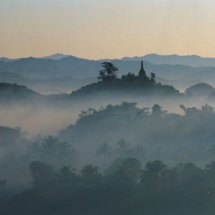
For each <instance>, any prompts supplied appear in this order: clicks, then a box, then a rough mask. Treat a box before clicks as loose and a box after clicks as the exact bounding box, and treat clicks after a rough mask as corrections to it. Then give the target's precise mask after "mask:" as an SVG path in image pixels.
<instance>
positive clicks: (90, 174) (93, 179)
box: [81, 164, 102, 188]
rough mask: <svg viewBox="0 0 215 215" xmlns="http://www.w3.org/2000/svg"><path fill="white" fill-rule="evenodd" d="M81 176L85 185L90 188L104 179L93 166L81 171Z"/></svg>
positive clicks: (85, 167) (87, 166)
mask: <svg viewBox="0 0 215 215" xmlns="http://www.w3.org/2000/svg"><path fill="white" fill-rule="evenodd" d="M81 176H82V179H83V182H84V185H86V186H87V187H90V188H92V187H95V186H96V185H98V184H99V183H100V182H101V179H102V176H101V175H100V174H99V173H98V167H97V166H93V165H91V164H89V165H86V166H84V168H83V169H82V170H81Z"/></svg>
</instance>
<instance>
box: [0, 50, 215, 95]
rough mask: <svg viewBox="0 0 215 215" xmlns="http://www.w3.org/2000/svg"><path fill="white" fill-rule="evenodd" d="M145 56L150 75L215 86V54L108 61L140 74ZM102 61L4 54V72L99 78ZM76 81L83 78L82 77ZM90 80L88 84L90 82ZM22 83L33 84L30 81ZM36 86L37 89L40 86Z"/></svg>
mask: <svg viewBox="0 0 215 215" xmlns="http://www.w3.org/2000/svg"><path fill="white" fill-rule="evenodd" d="M142 59H144V68H145V70H146V73H147V75H148V76H150V73H152V72H153V73H155V74H156V77H157V79H156V80H157V81H164V82H161V83H165V84H173V85H174V84H177V86H176V88H180V86H181V85H183V87H182V88H184V87H188V86H190V85H192V84H197V83H201V82H205V83H208V84H211V85H213V86H214V87H215V83H214V81H213V80H215V58H202V57H199V56H178V55H170V56H161V55H156V54H151V55H146V56H143V57H134V58H122V59H121V60H117V59H116V60H107V59H106V61H111V62H112V63H113V64H114V65H115V66H116V67H117V68H118V69H119V71H118V76H119V77H121V75H123V74H127V73H128V72H131V73H134V74H138V72H139V70H140V61H141V60H142ZM101 61H102V60H97V61H96V60H87V59H82V58H78V57H74V56H68V55H63V54H54V55H51V56H46V57H42V58H33V57H29V58H21V59H8V58H0V73H3V74H4V73H5V72H6V73H15V74H18V75H21V76H23V77H25V78H30V79H34V80H35V79H50V78H57V77H70V78H69V79H71V78H75V79H83V78H89V77H93V78H94V80H95V79H96V77H97V75H98V71H99V70H101V69H102V67H101ZM103 61H104V60H103ZM200 65H201V66H200ZM194 66H197V67H194ZM213 66H214V67H213ZM0 78H1V77H0ZM94 80H90V81H94ZM0 81H1V79H0ZM2 81H4V80H2ZM58 81H60V82H62V79H61V80H60V79H58ZM76 81H77V82H79V81H78V80H76ZM90 81H89V82H86V83H85V84H87V83H90ZM68 82H69V81H67V83H68ZM71 82H72V80H71ZM183 82H184V83H185V85H184V84H183ZM188 82H189V84H187V83H188ZM10 83H12V82H10ZM18 83H19V84H24V85H26V86H29V85H28V84H26V81H25V82H23V81H22V82H18ZM56 83H57V81H56V82H55V84H54V85H56ZM74 83H75V80H74V81H73V83H72V85H75V84H74ZM91 83H92V82H91ZM54 85H53V86H54ZM81 85H82V84H81ZM81 85H78V88H79V87H81ZM29 87H30V86H29ZM75 88H76V87H75ZM34 89H35V90H36V88H34ZM71 89H72V88H71ZM40 92H41V91H40ZM56 92H60V91H56Z"/></svg>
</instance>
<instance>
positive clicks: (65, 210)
mask: <svg viewBox="0 0 215 215" xmlns="http://www.w3.org/2000/svg"><path fill="white" fill-rule="evenodd" d="M29 168H30V172H31V184H32V186H31V187H30V188H29V189H27V190H25V191H23V192H22V193H19V194H17V195H14V196H13V197H12V198H9V196H10V190H9V189H7V185H6V181H5V180H1V181H0V212H1V214H17V215H18V214H19V215H25V214H32V215H34V214H35V215H36V214H41V215H43V214H44V215H45V214H53V215H55V214H56V215H57V214H59V215H60V214H65V215H66V214H80V215H81V214H86V215H87V214H107V215H108V214H149V215H154V214H159V215H160V214H176V215H177V214H184V215H192V214H193V215H194V214H195V215H196V214H197V215H198V214H199V215H202V214H205V215H211V214H214V212H215V206H214V199H215V162H214V161H212V162H211V163H209V164H207V165H206V166H205V168H200V167H197V166H196V165H195V164H193V163H180V164H178V165H176V166H174V167H168V166H167V165H166V164H164V163H163V162H162V161H160V160H154V161H149V162H147V163H146V165H145V166H144V168H141V162H140V161H138V160H137V159H136V158H127V159H124V160H123V161H122V163H121V164H120V165H117V166H116V168H115V170H113V171H111V172H110V173H108V174H105V175H101V174H100V173H99V171H98V167H96V166H93V165H91V164H89V165H85V166H84V167H83V168H82V169H81V171H80V172H79V173H77V172H76V169H75V168H73V167H72V166H70V165H64V166H62V167H61V168H60V169H59V170H58V171H56V170H54V168H53V166H50V165H48V164H46V163H44V162H39V161H32V162H31V163H30V167H29Z"/></svg>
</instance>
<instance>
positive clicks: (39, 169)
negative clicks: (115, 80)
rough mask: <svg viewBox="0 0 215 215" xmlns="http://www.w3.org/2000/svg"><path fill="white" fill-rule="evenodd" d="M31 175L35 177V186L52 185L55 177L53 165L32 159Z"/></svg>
mask: <svg viewBox="0 0 215 215" xmlns="http://www.w3.org/2000/svg"><path fill="white" fill-rule="evenodd" d="M30 171H31V176H32V177H33V187H35V188H39V187H45V186H48V185H51V181H52V179H53V178H54V172H53V167H52V166H50V165H48V164H46V163H44V162H39V161H32V162H31V163H30Z"/></svg>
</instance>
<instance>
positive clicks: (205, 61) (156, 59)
mask: <svg viewBox="0 0 215 215" xmlns="http://www.w3.org/2000/svg"><path fill="white" fill-rule="evenodd" d="M121 60H123V61H140V60H145V61H148V62H151V63H154V64H171V65H175V64H182V65H187V66H192V67H198V66H205V67H210V66H215V58H207V57H200V56H197V55H185V56H180V55H176V54H173V55H158V54H148V55H145V56H140V57H124V58H122V59H121Z"/></svg>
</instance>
